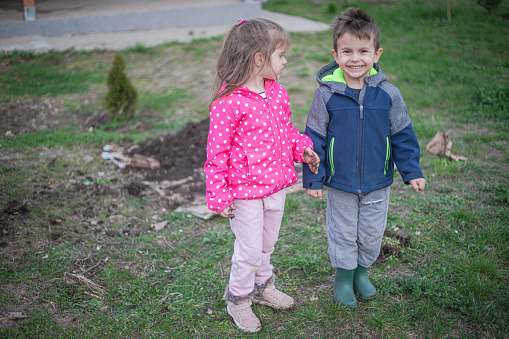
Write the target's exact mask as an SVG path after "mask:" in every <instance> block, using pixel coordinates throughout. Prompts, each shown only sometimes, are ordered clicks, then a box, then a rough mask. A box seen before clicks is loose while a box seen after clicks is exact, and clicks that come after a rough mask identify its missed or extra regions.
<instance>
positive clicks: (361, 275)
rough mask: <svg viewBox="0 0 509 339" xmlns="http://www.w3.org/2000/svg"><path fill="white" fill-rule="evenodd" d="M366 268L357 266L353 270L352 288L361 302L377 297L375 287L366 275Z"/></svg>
mask: <svg viewBox="0 0 509 339" xmlns="http://www.w3.org/2000/svg"><path fill="white" fill-rule="evenodd" d="M366 270H367V268H365V267H362V266H357V268H356V269H355V270H354V271H355V273H354V276H353V288H354V290H355V293H356V294H357V296H358V297H359V299H361V300H366V301H367V300H374V299H376V297H377V296H378V292H377V291H376V288H375V286H373V284H372V283H371V282H370V281H369V279H368V277H367V275H366Z"/></svg>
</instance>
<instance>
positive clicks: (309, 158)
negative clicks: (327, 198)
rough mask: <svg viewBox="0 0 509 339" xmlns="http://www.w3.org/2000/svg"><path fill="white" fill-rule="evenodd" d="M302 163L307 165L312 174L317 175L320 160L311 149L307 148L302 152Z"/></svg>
mask: <svg viewBox="0 0 509 339" xmlns="http://www.w3.org/2000/svg"><path fill="white" fill-rule="evenodd" d="M304 162H305V163H307V164H308V166H309V169H310V170H311V172H313V173H314V174H318V166H319V165H320V158H319V157H318V155H317V154H316V153H315V152H314V151H313V150H312V149H311V147H307V148H306V149H305V150H304ZM320 199H321V198H320Z"/></svg>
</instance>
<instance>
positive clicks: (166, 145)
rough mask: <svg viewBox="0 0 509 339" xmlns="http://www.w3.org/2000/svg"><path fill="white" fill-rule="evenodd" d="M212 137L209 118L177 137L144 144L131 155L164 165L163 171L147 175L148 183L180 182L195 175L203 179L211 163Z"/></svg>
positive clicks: (148, 172)
mask: <svg viewBox="0 0 509 339" xmlns="http://www.w3.org/2000/svg"><path fill="white" fill-rule="evenodd" d="M208 134H209V119H208V118H206V119H203V120H202V121H199V122H189V123H187V124H186V125H185V126H184V127H183V128H182V129H181V130H180V131H179V132H177V133H176V134H168V135H166V136H164V137H159V138H155V139H151V140H147V141H145V142H143V143H140V144H139V145H138V146H139V147H138V148H136V149H134V150H132V151H131V153H132V154H134V153H139V154H143V155H145V156H148V157H152V158H154V159H157V160H158V161H159V162H160V163H161V167H160V168H158V169H155V170H151V171H147V173H146V179H147V180H154V181H162V180H178V179H183V178H187V177H189V176H193V175H194V176H196V175H198V176H202V175H201V173H203V164H204V163H205V160H207V150H206V148H207V136H208ZM132 154H131V155H132Z"/></svg>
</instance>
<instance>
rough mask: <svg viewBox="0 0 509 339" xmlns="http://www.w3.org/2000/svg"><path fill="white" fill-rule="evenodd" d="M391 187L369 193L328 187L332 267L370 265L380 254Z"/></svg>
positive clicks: (348, 267) (346, 267)
mask: <svg viewBox="0 0 509 339" xmlns="http://www.w3.org/2000/svg"><path fill="white" fill-rule="evenodd" d="M389 193H390V187H385V188H382V189H379V190H377V191H373V192H370V193H360V194H354V193H346V192H344V191H341V190H338V189H335V188H330V187H329V188H328V189H327V221H326V223H327V238H328V240H329V256H330V260H331V263H332V266H333V267H336V268H342V269H345V270H353V269H355V268H356V267H357V265H361V266H363V267H369V266H371V265H372V264H373V263H374V262H375V260H376V258H378V255H379V254H380V246H381V244H382V236H383V234H384V230H385V227H386V225H387V212H388V208H389Z"/></svg>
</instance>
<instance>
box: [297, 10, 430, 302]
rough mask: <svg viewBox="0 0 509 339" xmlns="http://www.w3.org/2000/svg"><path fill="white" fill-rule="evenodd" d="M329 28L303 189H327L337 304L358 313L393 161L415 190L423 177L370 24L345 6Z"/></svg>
mask: <svg viewBox="0 0 509 339" xmlns="http://www.w3.org/2000/svg"><path fill="white" fill-rule="evenodd" d="M332 31H333V38H334V49H333V50H332V55H333V56H334V59H335V62H332V63H330V64H329V65H327V66H325V67H323V68H322V69H321V70H320V71H319V72H318V74H317V76H316V79H317V81H318V84H319V88H318V89H317V90H316V92H315V96H314V99H313V103H312V105H311V108H310V111H309V116H308V119H307V123H306V134H307V135H309V136H310V137H311V139H312V140H313V144H314V150H315V152H316V153H317V154H318V156H319V157H320V159H321V164H320V166H319V167H318V174H314V173H312V172H311V171H310V170H309V169H307V168H305V169H304V187H305V188H306V192H307V194H308V195H310V196H311V197H313V198H320V199H321V198H322V188H323V186H324V185H325V186H328V190H327V213H326V217H327V218H326V219H327V220H326V224H327V238H328V241H329V256H330V260H331V263H332V266H333V267H335V268H336V278H335V281H334V299H335V301H336V302H337V303H338V304H340V305H341V306H344V307H347V308H355V307H356V306H357V300H356V298H355V293H357V296H358V297H359V299H360V300H372V299H375V298H376V297H377V291H376V289H375V287H374V286H373V285H372V284H371V282H370V281H369V279H368V278H367V276H366V269H367V268H368V267H369V266H371V265H372V264H373V263H374V262H375V260H376V258H377V257H378V255H379V253H380V245H381V243H382V236H383V233H384V230H385V227H386V224H387V211H388V204H389V190H390V188H389V186H390V185H391V184H392V182H393V171H394V163H395V164H396V165H397V168H398V170H399V172H400V174H401V176H402V177H403V181H404V182H405V184H410V185H411V186H412V188H413V189H414V190H415V191H416V192H419V191H422V190H423V189H424V186H425V183H426V180H424V179H423V175H422V171H421V169H420V166H419V144H418V142H417V138H416V136H415V133H414V131H413V129H412V125H411V123H410V118H409V116H408V112H407V110H406V106H405V103H404V101H403V98H402V96H401V94H400V92H399V90H398V89H397V88H396V87H394V86H393V85H391V84H390V83H388V82H387V81H386V77H385V75H383V74H382V71H381V69H380V66H379V65H378V64H377V62H378V59H379V58H380V56H381V55H382V52H383V49H382V48H380V31H379V29H378V26H377V25H376V23H375V21H374V20H373V19H372V18H371V17H370V16H369V15H367V14H366V13H365V12H364V11H363V10H361V9H359V8H348V9H347V10H346V11H345V12H343V13H341V15H340V16H338V17H336V18H334V19H333V21H332ZM354 291H355V292H354Z"/></svg>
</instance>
